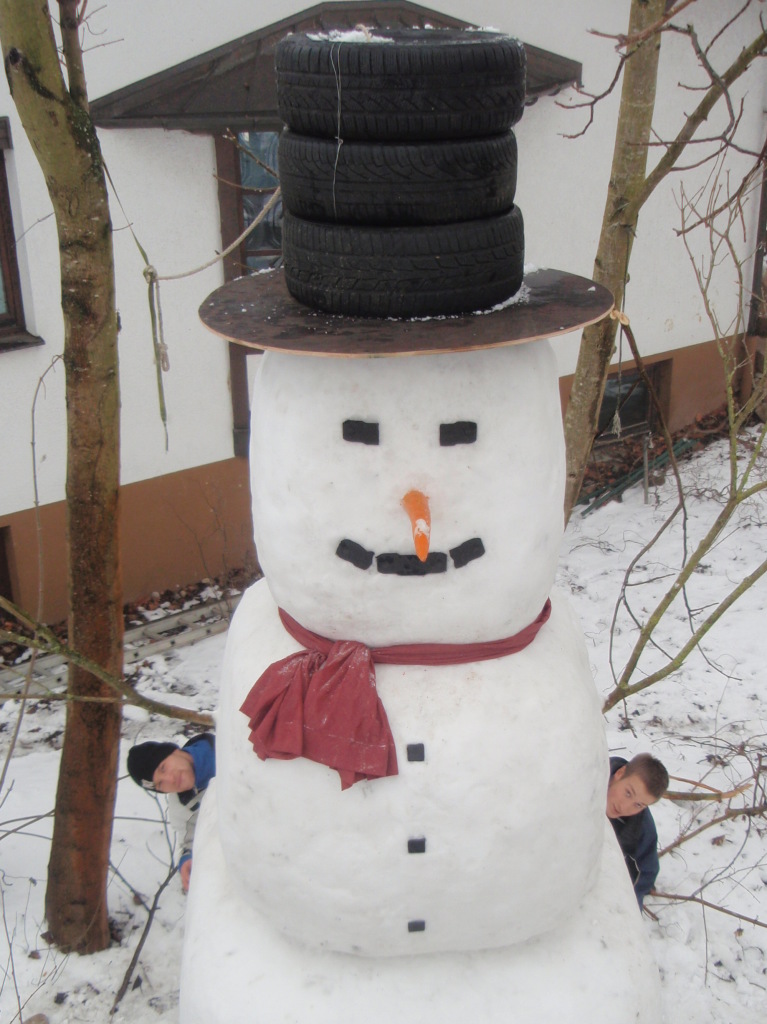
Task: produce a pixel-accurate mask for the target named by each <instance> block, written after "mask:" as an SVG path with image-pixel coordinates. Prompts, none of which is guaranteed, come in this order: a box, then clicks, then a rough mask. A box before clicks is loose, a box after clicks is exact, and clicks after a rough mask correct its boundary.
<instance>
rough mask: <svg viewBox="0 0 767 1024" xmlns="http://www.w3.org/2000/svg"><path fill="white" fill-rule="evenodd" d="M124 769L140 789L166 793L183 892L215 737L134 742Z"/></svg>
mask: <svg viewBox="0 0 767 1024" xmlns="http://www.w3.org/2000/svg"><path fill="white" fill-rule="evenodd" d="M128 772H129V774H130V776H131V778H132V779H133V781H134V782H136V783H137V784H138V785H139V786H141V787H142V789H146V790H148V791H149V792H151V793H165V794H166V795H167V797H168V817H169V819H170V823H171V825H172V827H173V829H174V831H175V832H176V835H177V836H178V838H179V843H180V844H181V853H180V856H179V862H178V870H179V874H180V875H181V884H182V886H183V887H184V892H186V891H187V889H188V888H189V877H190V875H191V873H192V843H193V841H194V830H195V826H196V825H197V814H198V812H199V810H200V804H201V803H202V797H203V794H204V792H205V790H206V789H207V788H208V783H209V782H210V780H211V779H212V778H213V777H214V775H215V774H216V746H215V739H214V737H213V736H212V734H211V733H208V732H205V733H203V734H202V735H201V736H195V737H194V738H193V739H191V740H189V742H188V743H185V744H184V746H183V747H178V746H176V744H175V743H158V742H155V741H153V740H150V741H148V742H146V743H137V744H136V745H135V746H134V747H131V749H130V750H129V751H128Z"/></svg>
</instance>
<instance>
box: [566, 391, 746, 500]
mask: <svg viewBox="0 0 767 1024" xmlns="http://www.w3.org/2000/svg"><path fill="white" fill-rule="evenodd" d="M727 434H728V423H727V409H726V407H725V406H721V407H720V408H719V409H715V410H714V411H713V412H710V413H706V415H704V416H696V418H695V421H694V422H693V423H691V424H689V425H688V426H686V427H683V428H682V429H681V430H678V431H676V433H674V434H672V435H671V438H672V441H673V442H674V444H676V443H677V442H678V441H692V442H693V445H692V447H690V448H689V449H688V450H687V451H686V452H685V453H684V455H683V456H681V457H682V458H689V457H690V456H691V455H692V454H693V453H694V452H696V451H700V449H701V448H704V447H705V446H706V445H707V444H711V442H712V441H718V440H720V439H721V438H724V437H727ZM645 437H646V435H645V434H632V435H628V436H625V437H621V438H617V439H616V440H614V441H608V440H599V441H597V443H596V444H595V445H594V448H593V449H592V451H591V455H590V456H589V461H588V464H587V466H586V472H585V473H584V476H583V484H582V485H581V493H580V495H579V499H578V504H585V503H586V502H588V501H590V500H591V499H592V498H594V497H595V496H596V495H598V494H601V493H602V492H603V491H605V490H606V489H608V488H611V487H615V486H617V485H619V484H620V483H621V482H622V481H623V480H625V478H626V477H627V476H629V475H630V474H631V473H633V472H635V471H636V470H639V469H641V468H642V465H643V459H644V439H645ZM665 451H666V442H665V440H664V438H663V435H662V434H660V433H653V434H651V435H650V440H649V444H648V458H649V460H650V463H651V464H652V461H653V459H656V458H657V457H658V456H659V455H661V454H663V453H665ZM650 472H651V474H652V472H653V471H652V469H651V470H650ZM661 472H662V473H665V467H664V468H663V470H662V471H661Z"/></svg>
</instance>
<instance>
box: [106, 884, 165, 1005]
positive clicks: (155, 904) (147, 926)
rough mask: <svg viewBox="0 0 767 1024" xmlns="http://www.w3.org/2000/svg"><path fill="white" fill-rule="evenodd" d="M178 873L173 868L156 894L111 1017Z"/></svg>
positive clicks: (128, 983)
mask: <svg viewBox="0 0 767 1024" xmlns="http://www.w3.org/2000/svg"><path fill="white" fill-rule="evenodd" d="M177 871H178V868H177V867H171V869H170V871H169V872H168V874H167V876H166V878H165V881H164V882H163V883H162V884H161V886H160V888H159V889H158V890H157V892H156V893H155V894H154V899H153V900H152V906H151V907H150V909H149V916H148V917H147V922H146V924H145V925H144V930H143V932H142V933H141V938H140V939H139V941H138V945H137V946H136V949H135V950H134V953H133V956H132V957H131V962H130V963H129V964H128V970H127V971H126V972H125V977H124V978H123V980H122V984H121V985H120V987H119V989H118V990H117V995H116V996H115V1001H114V1002H113V1003H112V1009H111V1010H110V1011H109V1012H110V1015H113V1014H114V1013H115V1012H116V1010H117V1007H118V1006H119V1005H120V1002H121V1001H122V998H123V996H124V995H125V993H126V992H127V991H128V985H130V980H131V978H132V977H133V972H134V970H135V969H136V964H137V963H138V958H139V957H140V956H141V950H142V949H143V948H144V943H145V942H146V940H147V937H148V936H149V929H150V928H151V927H152V922H153V921H154V915H155V912H156V910H157V907H158V905H159V902H160V896H162V894H163V892H164V891H165V889H166V888H167V887H168V884H169V883H170V880H171V879H172V878H173V876H174V875H175V874H176V872H177Z"/></svg>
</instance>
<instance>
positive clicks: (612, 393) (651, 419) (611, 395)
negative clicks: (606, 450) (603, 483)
mask: <svg viewBox="0 0 767 1024" xmlns="http://www.w3.org/2000/svg"><path fill="white" fill-rule="evenodd" d="M669 365H670V364H667V363H656V364H655V365H654V366H649V367H647V368H646V369H647V375H648V377H649V378H650V380H651V382H652V386H653V388H654V389H655V392H656V394H658V393H660V389H661V383H662V379H663V374H664V372H665V368H666V367H667V366H669ZM616 413H617V415H618V420H619V422H620V434H618V433H617V432H616V431H615V430H614V425H615V417H616ZM655 421H656V412H655V408H654V406H653V402H652V397H651V395H650V389H649V388H648V386H647V384H646V383H645V381H644V380H643V379H642V377H641V375H640V373H639V371H638V370H623V371H621V373H613V374H610V376H609V377H608V378H607V383H606V384H605V393H604V396H603V398H602V406H601V408H600V410H599V421H598V424H597V436H596V442H597V443H601V444H606V443H609V442H612V441H615V440H617V438H618V437H624V436H627V435H631V434H644V433H647V432H648V431H653V430H654V429H655Z"/></svg>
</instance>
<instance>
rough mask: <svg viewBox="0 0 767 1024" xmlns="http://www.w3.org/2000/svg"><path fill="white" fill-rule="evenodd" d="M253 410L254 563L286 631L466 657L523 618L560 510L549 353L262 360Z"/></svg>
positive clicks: (534, 601)
mask: <svg viewBox="0 0 767 1024" xmlns="http://www.w3.org/2000/svg"><path fill="white" fill-rule="evenodd" d="M252 406H253V409H252V416H251V435H252V440H251V487H252V493H253V519H254V524H255V538H256V545H257V549H258V555H259V560H260V562H261V566H262V568H263V570H264V573H265V575H266V578H267V582H268V584H269V587H270V589H271V591H272V594H273V595H274V598H275V600H276V601H277V603H278V604H279V605H280V606H281V607H282V608H284V609H285V610H286V611H287V612H289V613H290V614H291V615H292V616H293V617H294V618H295V619H297V620H298V621H299V622H300V623H301V624H302V625H304V626H306V627H307V628H308V629H310V630H312V631H314V632H316V633H321V634H322V635H324V636H327V637H330V638H333V639H348V640H360V641H362V642H364V643H366V644H368V645H369V646H385V645H390V644H397V643H427V642H435V643H436V642H442V643H469V642H476V641H480V640H494V639H499V638H502V637H506V636H509V635H511V634H513V633H516V632H518V631H519V630H520V629H522V628H524V627H525V626H526V625H528V624H529V623H530V622H531V621H532V620H533V619H535V617H536V616H537V615H538V613H539V612H540V610H541V607H542V606H543V604H544V602H545V600H546V597H547V596H548V592H549V589H550V587H551V584H552V582H553V579H554V572H555V568H556V561H557V555H558V549H559V542H560V538H561V534H562V520H563V515H562V504H563V496H564V446H563V440H562V419H561V411H560V404H559V390H558V386H557V373H556V364H555V360H554V355H553V352H552V351H551V347H550V345H549V343H548V342H546V341H539V342H533V343H530V344H526V345H523V346H516V347H508V348H497V349H488V350H484V351H478V352H463V353H459V354H450V355H434V356H416V357H395V358H385V359H374V358H363V359H344V358H332V357H330V358H315V357H312V356H294V355H285V354H279V353H266V354H265V355H264V356H263V357H262V359H261V365H260V368H259V371H258V374H257V377H256V383H255V388H254V394H253V403H252Z"/></svg>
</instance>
